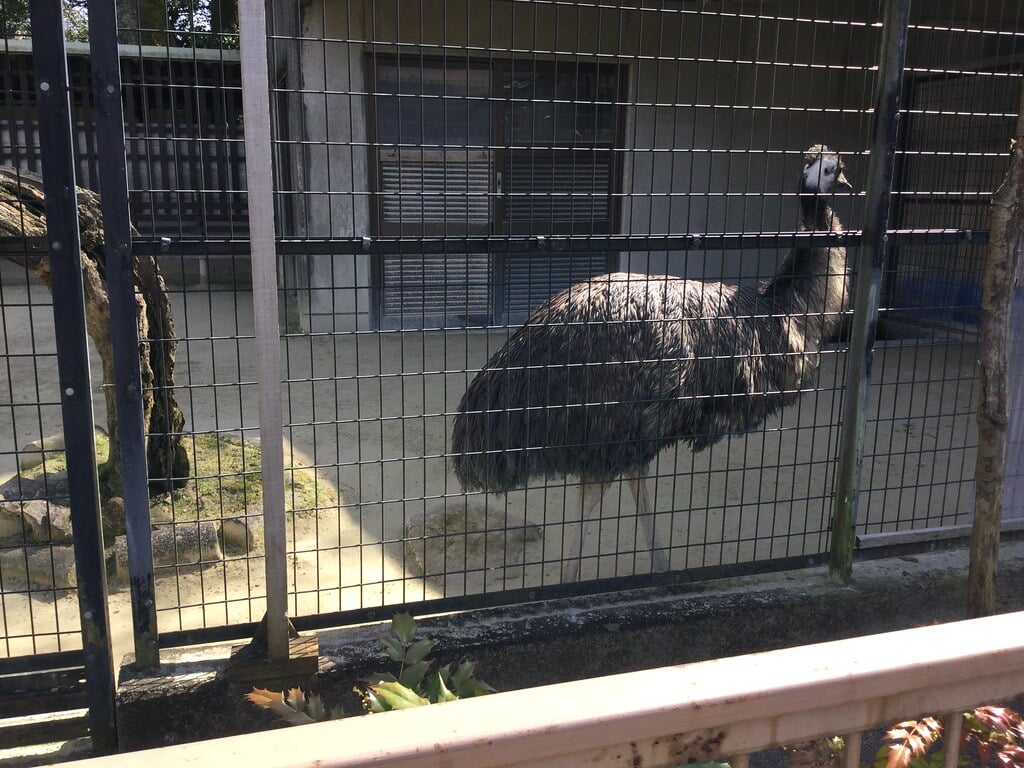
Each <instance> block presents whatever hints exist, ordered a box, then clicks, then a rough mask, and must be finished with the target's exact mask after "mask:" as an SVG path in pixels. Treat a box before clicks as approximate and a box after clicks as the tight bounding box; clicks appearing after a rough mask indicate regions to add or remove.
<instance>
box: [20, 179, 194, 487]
mask: <svg viewBox="0 0 1024 768" xmlns="http://www.w3.org/2000/svg"><path fill="white" fill-rule="evenodd" d="M78 217H79V227H80V230H81V239H82V278H83V284H84V292H85V305H86V327H87V329H88V331H89V336H90V338H92V340H93V343H95V345H96V351H97V352H98V353H99V356H100V360H101V363H102V366H103V383H104V384H105V385H107V386H105V387H104V388H103V394H104V399H105V401H106V407H107V434H108V436H109V438H110V455H109V457H108V459H107V463H106V464H105V465H104V467H103V469H102V471H101V474H102V477H103V486H104V487H103V490H104V496H105V497H107V498H109V497H111V496H118V495H120V493H121V470H120V468H121V460H120V459H121V451H120V440H119V439H118V432H117V408H116V407H115V402H114V390H113V386H112V385H113V381H114V360H113V347H112V342H111V335H110V302H109V300H108V298H107V290H106V284H105V282H104V271H105V270H104V261H103V259H104V253H103V226H102V217H101V214H100V207H99V199H98V197H97V196H96V194H95V193H94V192H91V191H89V190H85V189H81V188H80V189H79V190H78ZM0 234H4V235H8V236H14V237H27V238H35V237H45V236H46V218H45V216H44V213H43V190H42V183H41V179H40V178H39V177H38V176H35V175H34V174H30V173H25V172H18V171H15V170H13V169H11V168H0ZM2 255H3V257H4V258H7V259H9V260H10V261H13V262H15V263H17V264H19V265H21V266H24V267H26V268H27V269H29V270H31V271H32V272H33V273H35V274H36V275H37V276H38V277H39V278H40V279H41V280H42V281H43V282H44V283H45V284H46V285H47V287H49V286H50V259H49V255H48V254H46V253H44V252H39V253H22V254H18V253H3V254H2ZM133 272H134V275H135V284H136V304H137V318H138V323H139V339H140V344H139V363H140V367H141V373H142V390H143V418H144V423H145V424H146V425H147V432H148V434H149V435H150V439H149V440H148V442H147V447H146V451H147V466H148V468H149V478H150V486H151V488H152V489H153V490H154V491H156V492H161V491H167V490H170V489H171V488H173V487H180V486H182V485H184V484H185V482H186V478H187V477H188V474H189V462H188V456H187V455H186V453H185V449H184V446H183V445H182V441H181V432H182V429H183V427H184V424H185V418H184V415H183V414H182V412H181V409H180V408H179V407H178V404H177V401H176V399H175V395H174V358H175V352H176V348H177V342H176V341H175V340H174V320H173V314H172V312H171V305H170V301H169V300H168V297H167V290H166V286H165V284H164V281H163V277H161V275H160V272H159V270H158V269H157V266H156V263H155V262H154V260H153V258H152V257H150V256H140V255H136V256H135V265H134V269H133Z"/></svg>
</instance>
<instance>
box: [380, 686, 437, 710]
mask: <svg viewBox="0 0 1024 768" xmlns="http://www.w3.org/2000/svg"><path fill="white" fill-rule="evenodd" d="M372 689H373V693H374V694H376V697H377V698H378V699H380V700H381V701H383V702H384V703H385V704H387V705H388V707H389V708H390V709H411V708H413V707H423V706H426V705H427V704H429V703H430V702H429V701H428V700H427V699H424V698H423V697H422V696H420V695H419V694H418V693H416V691H411V690H409V689H408V688H406V687H405V686H404V685H402V684H401V683H380V684H378V685H374V686H372Z"/></svg>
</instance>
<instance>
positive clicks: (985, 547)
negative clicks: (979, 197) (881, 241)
mask: <svg viewBox="0 0 1024 768" xmlns="http://www.w3.org/2000/svg"><path fill="white" fill-rule="evenodd" d="M1022 234H1024V99H1022V116H1021V120H1020V121H1018V125H1017V137H1016V139H1014V140H1013V143H1012V145H1011V152H1010V167H1009V170H1008V171H1007V173H1006V178H1005V179H1004V180H1003V184H1002V186H1000V187H999V189H998V190H997V191H996V193H995V195H993V197H992V213H991V218H990V223H989V246H988V255H987V257H986V260H985V272H984V276H983V282H982V298H981V318H980V323H979V325H980V328H979V330H980V340H979V348H978V368H979V373H980V381H981V395H980V402H979V405H978V460H977V467H976V469H975V476H974V483H975V501H974V527H973V529H972V532H971V566H970V573H969V575H968V594H967V600H968V604H967V610H968V614H969V615H970V616H971V617H978V616H988V615H990V614H993V613H995V612H996V561H997V560H998V558H999V528H1000V521H1001V517H1002V506H1003V488H1004V486H1005V470H1006V466H1005V459H1006V427H1007V423H1008V420H1009V419H1008V402H1007V348H1008V344H1009V338H1010V335H1009V318H1010V303H1011V301H1012V299H1013V292H1014V287H1015V281H1016V278H1017V275H1018V265H1019V263H1020V250H1021V236H1022Z"/></svg>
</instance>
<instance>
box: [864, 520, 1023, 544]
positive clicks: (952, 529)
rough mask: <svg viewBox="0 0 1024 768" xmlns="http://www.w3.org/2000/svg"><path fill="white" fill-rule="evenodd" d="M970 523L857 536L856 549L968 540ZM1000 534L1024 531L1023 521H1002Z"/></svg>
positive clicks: (971, 525)
mask: <svg viewBox="0 0 1024 768" xmlns="http://www.w3.org/2000/svg"><path fill="white" fill-rule="evenodd" d="M972 528H973V524H972V523H963V524H962V525H945V526H941V527H936V528H918V529H917V530H913V531H884V532H882V533H864V534H861V535H859V536H857V549H874V548H876V547H893V546H899V545H901V544H921V543H925V542H933V541H945V540H948V539H969V538H970V537H971V529H972ZM1000 530H1001V532H1002V533H1013V532H1016V531H1024V519H1021V520H1003V522H1002V524H1001V525H1000Z"/></svg>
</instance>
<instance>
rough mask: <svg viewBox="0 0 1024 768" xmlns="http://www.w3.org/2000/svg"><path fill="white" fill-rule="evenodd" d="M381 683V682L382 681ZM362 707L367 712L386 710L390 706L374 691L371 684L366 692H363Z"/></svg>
mask: <svg viewBox="0 0 1024 768" xmlns="http://www.w3.org/2000/svg"><path fill="white" fill-rule="evenodd" d="M382 685H383V683H382ZM363 709H365V710H366V711H367V712H371V713H374V712H387V711H388V710H389V709H390V707H389V706H388V705H387V703H386V702H385V701H383V700H382V699H381V698H379V697H378V696H377V694H376V693H374V689H373V686H371V687H370V688H369V689H368V690H367V691H366V693H364V694H363Z"/></svg>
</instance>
